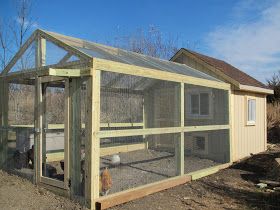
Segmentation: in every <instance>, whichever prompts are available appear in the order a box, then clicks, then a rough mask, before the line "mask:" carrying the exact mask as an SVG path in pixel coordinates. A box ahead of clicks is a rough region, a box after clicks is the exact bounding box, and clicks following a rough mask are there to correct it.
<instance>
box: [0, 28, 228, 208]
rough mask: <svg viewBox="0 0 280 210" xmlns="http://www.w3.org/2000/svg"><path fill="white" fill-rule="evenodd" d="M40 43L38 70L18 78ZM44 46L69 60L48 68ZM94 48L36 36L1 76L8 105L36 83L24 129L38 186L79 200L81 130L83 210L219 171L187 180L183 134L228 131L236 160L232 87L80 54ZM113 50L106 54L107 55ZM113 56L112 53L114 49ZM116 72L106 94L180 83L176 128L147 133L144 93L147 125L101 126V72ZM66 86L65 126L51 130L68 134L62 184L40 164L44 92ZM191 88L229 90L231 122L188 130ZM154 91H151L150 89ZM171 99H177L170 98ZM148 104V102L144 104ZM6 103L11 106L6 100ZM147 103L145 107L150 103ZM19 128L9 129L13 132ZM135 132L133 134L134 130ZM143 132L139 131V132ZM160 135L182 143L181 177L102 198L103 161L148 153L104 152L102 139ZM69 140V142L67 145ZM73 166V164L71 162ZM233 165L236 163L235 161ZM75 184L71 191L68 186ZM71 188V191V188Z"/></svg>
mask: <svg viewBox="0 0 280 210" xmlns="http://www.w3.org/2000/svg"><path fill="white" fill-rule="evenodd" d="M34 41H36V46H37V48H36V67H35V68H34V69H26V70H24V71H20V72H9V71H10V69H11V68H12V67H13V65H14V64H15V63H16V61H17V60H18V59H19V58H20V56H21V55H22V54H23V53H24V51H25V50H26V49H27V48H28V46H30V44H31V43H32V42H34ZM46 41H51V42H53V43H55V44H56V45H57V46H59V47H61V48H63V49H64V50H66V51H67V54H66V55H65V56H64V57H63V58H62V59H61V60H60V61H59V62H58V63H57V64H54V65H48V66H46V62H45V60H46V59H45V56H46V53H47V52H46ZM88 46H90V43H87V42H83V41H82V40H79V39H73V38H69V37H67V36H63V35H58V34H55V33H52V32H46V31H42V30H37V31H36V32H35V33H34V34H33V35H32V36H31V37H30V39H28V40H27V42H26V43H25V44H24V45H23V47H22V49H20V50H19V52H18V53H17V54H16V56H15V57H14V58H13V59H12V61H11V63H9V64H8V66H7V67H6V68H5V70H4V71H3V72H2V73H1V75H0V82H1V83H0V99H1V100H4V99H6V98H8V89H7V84H8V82H19V83H23V84H29V83H32V84H34V85H35V110H34V113H35V116H34V125H26V126H22V127H26V128H27V127H33V126H34V129H35V139H34V146H35V157H34V158H35V170H34V183H36V184H40V185H43V186H46V187H48V188H50V189H52V190H54V191H57V192H59V193H61V194H65V195H68V196H70V197H71V198H75V196H76V195H78V194H79V192H80V191H81V185H80V176H81V168H80V165H81V164H80V162H79V161H80V158H79V157H77V156H78V154H79V152H80V143H81V140H80V139H81V136H80V132H79V131H80V130H81V129H82V128H85V130H86V141H85V154H86V155H85V166H86V167H85V177H84V178H85V195H84V198H85V204H86V206H88V207H90V208H91V209H95V207H96V205H95V204H96V203H97V207H100V206H99V205H101V208H104V207H109V206H112V205H116V204H119V203H122V202H127V201H129V200H132V199H136V198H139V197H142V196H145V195H148V194H151V193H154V192H158V191H160V190H163V189H167V188H170V187H173V186H176V185H178V184H182V183H186V182H187V181H190V176H192V177H193V179H196V178H198V177H201V176H204V175H207V174H209V173H212V172H214V171H217V169H216V168H215V169H209V170H208V171H207V172H205V171H203V172H198V173H197V174H193V175H185V172H184V161H185V160H184V156H185V154H184V152H185V151H184V150H185V147H184V144H185V142H184V141H185V133H187V132H194V131H210V130H229V133H230V156H232V133H231V130H232V129H231V126H232V121H231V111H232V110H231V107H230V106H231V103H230V90H231V86H230V84H227V83H223V82H219V81H214V80H213V81H212V80H206V79H202V78H196V77H191V76H186V75H182V74H176V73H171V72H166V71H161V70H156V69H152V68H144V67H139V66H134V65H130V64H124V63H119V62H114V61H109V60H104V59H100V58H92V57H91V56H89V55H87V54H86V53H84V52H82V51H80V50H79V49H78V48H76V47H88ZM109 49H111V48H108V50H109ZM112 50H113V49H112ZM73 55H74V56H77V57H78V58H79V59H80V60H79V61H73V62H67V60H68V59H69V58H70V57H71V56H73ZM102 71H105V72H113V73H120V74H121V75H119V76H118V77H116V78H114V79H113V80H111V81H109V83H108V84H107V85H108V87H107V88H108V91H120V90H119V89H114V88H112V87H110V85H113V84H115V83H116V82H117V81H118V80H119V79H121V78H122V77H123V75H134V76H139V77H143V78H142V79H140V80H139V81H138V83H136V84H134V87H137V86H139V84H140V83H141V82H142V81H143V80H144V79H146V78H151V79H157V80H161V81H171V82H176V84H178V87H176V91H175V92H176V94H175V95H174V100H175V102H176V104H178V107H177V108H176V114H175V115H176V119H178V120H179V123H178V125H177V124H176V126H177V127H164V128H149V127H148V124H149V120H150V119H149V115H150V116H151V115H153V113H152V112H151V110H149V102H147V101H148V100H149V99H148V98H147V97H146V95H145V93H143V92H145V91H142V92H141V91H138V90H135V93H136V91H138V92H137V93H139V94H140V95H141V96H142V97H143V103H144V104H145V105H147V106H144V107H143V122H136V123H101V122H100V112H101V111H100V103H101V101H100V97H101V96H100V93H101V91H104V87H101V72H102ZM82 78H84V79H85V80H86V83H87V84H86V122H85V125H82V124H81V113H80V112H79V111H77V110H80V104H79V102H80V98H81V95H80V90H81V89H82V86H81V79H82ZM60 80H65V83H64V87H65V94H66V97H65V113H64V115H65V121H64V125H58V124H57V125H51V127H50V128H51V129H65V131H64V132H65V148H66V151H65V153H64V157H65V171H64V175H65V179H64V182H59V181H57V180H53V179H49V178H47V177H43V176H42V171H41V168H42V167H41V163H42V152H43V151H42V146H43V145H42V138H43V132H42V129H43V117H44V94H43V93H44V91H43V88H42V84H43V83H47V82H58V81H60ZM186 84H192V85H197V86H203V87H209V88H216V89H222V90H226V91H228V93H229V103H228V107H226V108H227V109H228V111H229V112H228V113H229V122H228V123H226V124H223V125H205V126H188V125H185V117H186V116H185V112H186V110H185V85H186ZM149 88H153V86H149ZM172 99H173V98H172ZM146 100H147V101H146ZM6 101H8V100H6ZM146 102H147V103H146ZM7 113H8V104H7V103H4V104H3V103H1V104H0V118H1V121H0V129H4V130H5V129H6V128H7V127H8V115H7ZM16 126H20V125H15V126H10V127H11V128H14V127H16ZM104 127H108V128H109V127H114V128H116V129H115V130H101V128H104ZM120 127H128V128H127V129H124V130H121V129H117V128H120ZM134 127H137V128H135V129H131V128H134ZM139 127H140V128H139ZM157 134H178V138H177V139H176V140H175V144H174V145H175V154H176V166H175V167H176V175H177V177H174V178H171V179H166V180H164V181H160V182H158V183H152V184H149V185H146V186H141V187H137V188H134V189H130V190H127V191H124V192H120V193H117V194H113V195H110V196H107V197H102V198H100V197H99V173H100V171H99V170H100V169H99V164H100V163H99V162H100V160H99V159H100V156H103V155H110V154H114V153H115V152H116V151H120V152H128V151H135V150H138V149H148V148H149V145H148V142H144V143H139V144H135V145H124V146H118V147H108V148H100V139H101V138H111V137H126V136H137V135H139V136H143V137H146V136H148V135H157ZM5 135H6V132H1V135H0V143H1V146H2V148H3V147H7V145H6V143H5V139H7V138H6V137H5ZM68 139H69V141H68ZM3 151H4V152H2V153H1V154H0V157H1V159H0V160H1V162H0V163H1V165H2V166H3V162H4V160H5V157H4V156H5V151H6V150H5V149H4V150H3ZM68 160H69V161H68ZM231 160H232V158H231ZM198 174H199V175H198ZM70 184H71V185H70ZM69 186H70V187H69Z"/></svg>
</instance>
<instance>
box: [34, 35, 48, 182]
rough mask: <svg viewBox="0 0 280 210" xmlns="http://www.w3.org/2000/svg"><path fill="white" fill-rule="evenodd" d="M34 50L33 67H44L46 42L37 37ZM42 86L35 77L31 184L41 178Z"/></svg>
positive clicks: (39, 79) (39, 80) (38, 78)
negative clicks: (32, 172)
mask: <svg viewBox="0 0 280 210" xmlns="http://www.w3.org/2000/svg"><path fill="white" fill-rule="evenodd" d="M35 43H36V50H35V67H36V68H39V67H41V66H44V65H45V60H46V58H45V57H46V40H45V39H42V38H41V37H39V36H37V37H36V40H35ZM42 102H43V97H42V85H41V78H40V77H38V76H36V78H35V106H34V131H35V133H34V176H33V182H34V183H35V184H37V183H38V182H39V181H40V177H41V170H42V169H41V162H42V159H41V158H42V157H41V140H42V128H43V119H42V111H43V110H42V108H41V106H42Z"/></svg>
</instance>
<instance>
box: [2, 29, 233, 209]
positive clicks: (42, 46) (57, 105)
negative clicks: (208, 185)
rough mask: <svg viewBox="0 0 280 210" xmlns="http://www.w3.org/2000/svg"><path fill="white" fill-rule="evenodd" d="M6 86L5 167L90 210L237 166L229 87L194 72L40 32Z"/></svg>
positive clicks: (10, 70)
mask: <svg viewBox="0 0 280 210" xmlns="http://www.w3.org/2000/svg"><path fill="white" fill-rule="evenodd" d="M0 80H1V83H0V84H1V87H0V91H1V92H0V93H1V94H0V97H1V101H4V103H3V104H1V107H0V112H1V121H0V123H1V124H0V126H1V136H0V137H1V146H2V150H1V154H0V155H1V159H0V160H1V162H0V164H1V167H2V168H4V169H5V170H7V171H9V172H11V173H15V174H17V175H19V176H23V177H25V178H27V179H29V180H31V181H32V182H34V184H38V185H42V186H44V187H46V188H48V189H50V190H52V191H55V192H57V193H59V194H62V195H65V196H67V197H70V198H71V199H76V200H78V201H79V202H81V203H82V204H84V205H86V206H88V207H91V209H94V208H97V209H98V208H101V209H104V208H107V207H110V206H113V205H117V204H120V203H123V202H126V201H128V200H132V199H136V198H138V197H141V196H144V195H147V194H150V193H153V192H157V191H160V190H163V189H167V188H170V187H172V186H176V185H178V184H183V183H186V182H187V181H190V180H191V179H193V180H194V179H197V178H199V177H202V176H205V175H207V174H210V173H213V172H215V171H217V170H219V169H220V168H223V167H226V166H228V164H229V163H230V162H231V155H232V154H231V143H230V142H231V141H230V132H231V129H230V118H229V115H230V108H229V100H230V97H229V92H230V85H229V84H226V83H224V82H222V81H220V80H218V79H215V78H213V77H211V76H209V75H207V74H204V73H202V72H199V71H197V70H195V69H192V68H190V67H188V66H186V65H183V64H178V63H174V62H171V61H165V60H161V59H157V58H153V57H149V56H144V55H141V54H137V53H133V52H128V51H125V50H122V49H116V48H112V47H108V46H104V45H100V44H96V43H93V42H89V41H85V40H81V39H77V38H72V37H68V36H64V35H60V34H57V33H53V32H47V31H43V30H36V31H35V32H34V34H33V35H32V36H31V37H30V38H29V39H28V40H27V42H26V43H25V44H24V45H23V46H22V48H21V49H20V50H19V52H18V53H17V54H16V55H15V57H14V58H13V59H12V61H11V62H10V63H9V64H8V66H7V67H6V68H5V69H4V71H3V72H2V73H1V77H0ZM128 195H129V196H128Z"/></svg>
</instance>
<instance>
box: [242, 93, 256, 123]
mask: <svg viewBox="0 0 280 210" xmlns="http://www.w3.org/2000/svg"><path fill="white" fill-rule="evenodd" d="M250 100H253V101H254V102H255V121H250V120H249V101H250ZM256 106H257V98H256V97H253V96H245V109H244V110H245V125H246V126H255V125H256V122H257V113H256V112H257V107H256Z"/></svg>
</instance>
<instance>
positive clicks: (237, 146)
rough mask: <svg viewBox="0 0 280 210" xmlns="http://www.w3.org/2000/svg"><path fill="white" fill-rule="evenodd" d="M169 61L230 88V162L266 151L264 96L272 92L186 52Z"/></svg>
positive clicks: (234, 70)
mask: <svg viewBox="0 0 280 210" xmlns="http://www.w3.org/2000/svg"><path fill="white" fill-rule="evenodd" d="M171 61H175V62H178V63H183V64H186V65H187V66H190V67H192V68H194V69H197V70H200V71H202V72H204V73H206V74H209V75H211V76H213V77H216V78H218V79H220V80H222V81H224V82H227V83H229V84H231V101H230V103H231V122H232V139H233V144H232V150H233V151H232V152H233V161H236V160H239V159H241V158H244V157H246V156H249V155H250V154H252V153H253V154H255V153H259V152H262V151H265V150H266V145H267V122H266V96H267V95H268V94H273V90H271V89H268V88H267V87H266V86H265V85H264V84H262V83H261V82H259V81H258V80H256V79H254V78H253V77H251V76H249V75H248V74H246V73H244V72H242V71H241V70H239V69H237V68H235V67H234V66H232V65H230V64H228V63H226V62H224V61H222V60H218V59H215V58H212V57H209V56H206V55H202V54H200V53H197V52H194V51H191V50H188V49H184V48H182V49H180V50H179V51H178V52H177V53H176V54H175V55H174V56H173V57H172V58H171ZM194 98H195V97H194ZM190 100H191V98H190ZM190 103H192V102H190ZM194 104H195V103H194Z"/></svg>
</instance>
